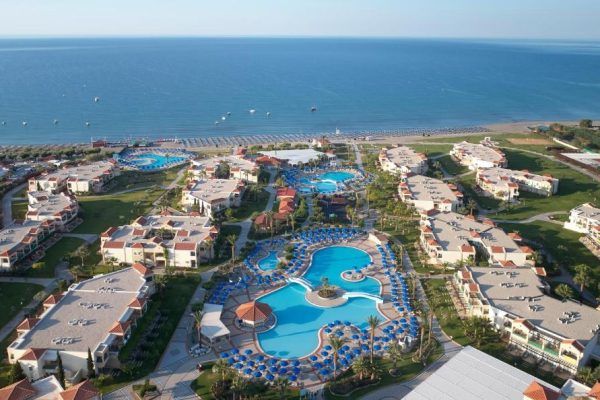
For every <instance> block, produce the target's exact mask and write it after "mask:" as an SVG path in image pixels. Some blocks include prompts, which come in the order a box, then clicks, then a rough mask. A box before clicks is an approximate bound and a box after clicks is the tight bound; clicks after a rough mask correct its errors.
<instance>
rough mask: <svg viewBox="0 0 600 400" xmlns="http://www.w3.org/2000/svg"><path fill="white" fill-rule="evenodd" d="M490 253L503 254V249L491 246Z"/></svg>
mask: <svg viewBox="0 0 600 400" xmlns="http://www.w3.org/2000/svg"><path fill="white" fill-rule="evenodd" d="M492 253H504V247H502V246H492Z"/></svg>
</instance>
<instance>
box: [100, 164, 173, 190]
mask: <svg viewBox="0 0 600 400" xmlns="http://www.w3.org/2000/svg"><path fill="white" fill-rule="evenodd" d="M181 168H182V167H175V168H171V169H168V170H164V171H154V172H140V171H123V172H121V175H119V176H117V177H116V178H114V179H113V180H112V181H111V183H110V190H108V191H107V194H110V193H115V192H120V191H122V190H130V189H138V188H146V187H149V186H153V185H157V186H163V185H168V184H170V183H171V182H173V180H174V179H175V178H176V177H177V172H179V170H180V169H181Z"/></svg>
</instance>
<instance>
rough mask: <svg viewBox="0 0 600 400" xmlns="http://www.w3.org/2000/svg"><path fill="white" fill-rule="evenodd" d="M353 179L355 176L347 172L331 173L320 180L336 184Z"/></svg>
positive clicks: (327, 173)
mask: <svg viewBox="0 0 600 400" xmlns="http://www.w3.org/2000/svg"><path fill="white" fill-rule="evenodd" d="M352 178H354V174H352V173H350V172H346V171H329V172H325V173H324V174H323V175H320V176H319V179H320V180H322V181H325V180H327V181H334V182H344V181H347V180H348V179H352Z"/></svg>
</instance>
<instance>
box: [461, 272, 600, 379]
mask: <svg viewBox="0 0 600 400" xmlns="http://www.w3.org/2000/svg"><path fill="white" fill-rule="evenodd" d="M543 276H545V271H544V269H543V268H494V267H467V268H465V269H463V270H461V271H457V272H456V273H455V274H454V277H453V284H454V286H455V287H456V288H457V292H458V293H459V297H460V300H461V303H462V304H463V306H464V309H465V312H466V314H467V315H469V316H479V317H485V318H488V319H489V320H490V321H491V322H492V323H493V324H494V326H495V327H496V328H497V329H499V330H500V331H502V332H505V333H506V334H507V335H509V341H510V343H511V344H513V345H515V346H518V347H520V348H522V349H523V350H526V351H527V352H528V353H529V354H532V355H534V356H535V357H537V358H538V359H540V360H544V361H546V362H549V363H551V364H553V365H554V366H555V367H558V368H561V369H565V370H567V371H569V372H571V373H575V372H576V371H577V369H578V368H580V367H582V366H584V365H586V364H587V363H588V362H589V361H590V360H592V359H595V360H597V361H600V342H599V332H600V311H598V310H596V309H594V308H592V307H589V306H586V305H583V304H581V303H580V302H576V301H570V300H568V301H561V300H558V299H556V298H554V297H551V296H548V295H546V294H545V292H546V291H547V290H549V287H548V286H547V284H545V283H544V282H543V281H542V280H541V279H540V277H543Z"/></svg>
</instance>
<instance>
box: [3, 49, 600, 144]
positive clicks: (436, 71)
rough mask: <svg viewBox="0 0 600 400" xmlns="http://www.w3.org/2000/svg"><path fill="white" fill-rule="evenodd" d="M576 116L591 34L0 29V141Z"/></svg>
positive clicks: (590, 77) (595, 95)
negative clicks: (194, 34)
mask: <svg viewBox="0 0 600 400" xmlns="http://www.w3.org/2000/svg"><path fill="white" fill-rule="evenodd" d="M311 109H314V111H311ZM250 110H254V112H251V111H250ZM581 118H600V43H598V42H556V41H501V40H497V41H480V40H433V39H333V38H111V39H91V38H89V39H18V40H17V39H2V40H0V145H8V144H43V143H84V142H89V141H90V140H91V139H92V138H93V139H108V140H120V139H126V138H191V137H207V136H217V137H222V136H234V135H259V134H260V135H270V134H294V133H303V134H312V133H315V134H320V133H328V132H334V131H335V130H336V129H339V130H340V131H341V132H353V131H379V130H394V129H421V128H426V129H439V128H460V127H472V126H480V125H483V124H490V123H500V122H514V121H528V120H577V119H581Z"/></svg>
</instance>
